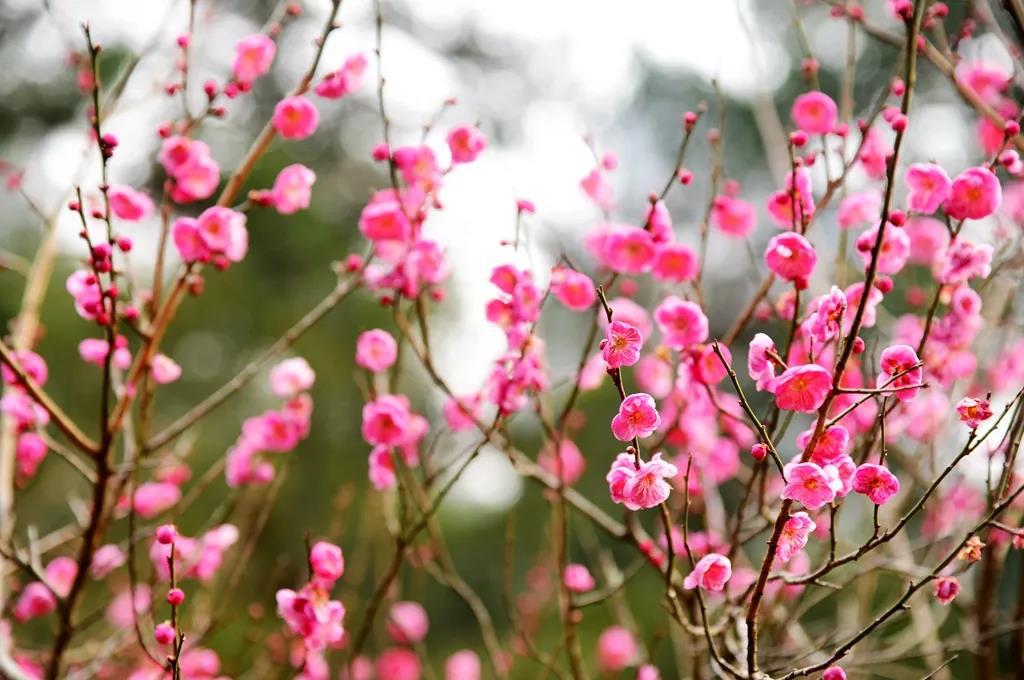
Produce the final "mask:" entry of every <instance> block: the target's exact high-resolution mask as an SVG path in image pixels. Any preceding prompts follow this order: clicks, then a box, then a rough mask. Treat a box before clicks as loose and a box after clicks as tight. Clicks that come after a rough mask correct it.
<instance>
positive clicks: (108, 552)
mask: <svg viewBox="0 0 1024 680" xmlns="http://www.w3.org/2000/svg"><path fill="white" fill-rule="evenodd" d="M126 561H127V560H126V558H125V555H124V551H123V550H121V548H119V547H118V546H117V545H115V544H113V543H108V544H107V545H101V546H100V547H99V548H96V552H95V553H93V556H92V565H91V566H90V567H89V573H90V574H91V575H92V577H93V578H94V579H96V580H100V579H103V578H106V576H107V575H108V574H109V573H110V572H112V571H114V570H115V569H117V568H119V567H121V566H124V564H125V562H126Z"/></svg>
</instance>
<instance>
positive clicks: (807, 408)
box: [774, 364, 832, 413]
mask: <svg viewBox="0 0 1024 680" xmlns="http://www.w3.org/2000/svg"><path fill="white" fill-rule="evenodd" d="M774 387H775V404H776V405H777V406H778V407H779V408H781V409H785V410H787V411H799V412H801V413H813V412H814V411H817V410H818V407H820V406H821V405H822V404H823V403H824V401H825V398H826V397H827V396H828V393H829V391H830V390H831V389H832V376H831V374H829V372H828V371H827V370H825V369H824V368H822V367H821V366H819V365H818V364H803V365H801V366H791V367H790V368H788V369H786V371H785V372H784V373H783V374H782V375H780V376H779V377H778V378H776V379H775V383H774Z"/></svg>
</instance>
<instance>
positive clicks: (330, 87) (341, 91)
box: [314, 53, 368, 99]
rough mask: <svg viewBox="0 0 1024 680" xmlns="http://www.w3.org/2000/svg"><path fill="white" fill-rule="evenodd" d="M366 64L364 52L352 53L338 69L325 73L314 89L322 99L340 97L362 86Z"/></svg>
mask: <svg viewBox="0 0 1024 680" xmlns="http://www.w3.org/2000/svg"><path fill="white" fill-rule="evenodd" d="M367 65H368V62H367V60H366V55H365V54H362V53H359V54H353V55H352V56H350V57H349V58H347V59H346V60H345V62H344V63H343V64H342V65H341V68H340V69H338V70H337V71H331V72H330V73H328V74H327V75H325V76H324V77H323V80H321V81H320V82H319V83H317V86H316V88H315V90H314V91H315V92H316V93H317V94H318V95H319V96H321V97H323V98H324V99H341V98H342V97H344V96H346V95H349V94H352V93H353V92H355V91H356V90H358V89H359V88H360V87H362V85H363V81H364V80H365V78H366V67H367Z"/></svg>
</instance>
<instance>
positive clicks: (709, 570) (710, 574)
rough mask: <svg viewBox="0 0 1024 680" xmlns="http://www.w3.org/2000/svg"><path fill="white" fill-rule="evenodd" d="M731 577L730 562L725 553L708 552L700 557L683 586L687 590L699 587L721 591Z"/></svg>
mask: <svg viewBox="0 0 1024 680" xmlns="http://www.w3.org/2000/svg"><path fill="white" fill-rule="evenodd" d="M731 577H732V562H730V561H729V558H728V557H726V556H725V555H720V554H718V553H709V554H707V555H705V556H704V557H702V558H700V561H699V562H697V564H696V565H695V566H694V568H693V571H691V572H690V573H689V574H688V575H687V576H686V578H685V579H683V587H684V588H686V589H687V590H693V589H694V588H701V589H703V590H710V591H713V592H721V591H722V590H723V589H724V588H725V584H726V583H728V581H729V579H730V578H731Z"/></svg>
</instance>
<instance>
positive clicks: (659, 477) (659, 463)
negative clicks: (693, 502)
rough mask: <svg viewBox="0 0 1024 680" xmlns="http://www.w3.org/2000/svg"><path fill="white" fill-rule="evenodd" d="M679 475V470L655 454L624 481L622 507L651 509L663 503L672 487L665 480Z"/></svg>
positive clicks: (658, 454)
mask: <svg viewBox="0 0 1024 680" xmlns="http://www.w3.org/2000/svg"><path fill="white" fill-rule="evenodd" d="M677 474H679V469H678V468H677V467H676V466H675V465H673V464H672V463H667V462H665V461H663V460H662V459H661V454H660V453H656V454H654V457H653V458H651V460H650V461H649V462H646V463H644V462H642V461H641V463H640V468H639V469H637V470H635V471H634V473H633V475H632V476H631V477H630V478H629V479H628V480H626V484H625V486H624V487H623V489H622V492H623V493H624V494H625V496H626V498H627V501H626V502H625V503H624V505H625V506H626V507H627V508H628V509H630V510H640V509H646V508H653V507H656V506H658V505H660V504H661V503H663V502H664V501H665V500H666V499H667V498H668V496H669V494H670V493H671V492H672V487H671V486H670V485H669V483H668V482H667V481H665V480H667V479H672V478H673V477H675V476H676V475H677Z"/></svg>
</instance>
